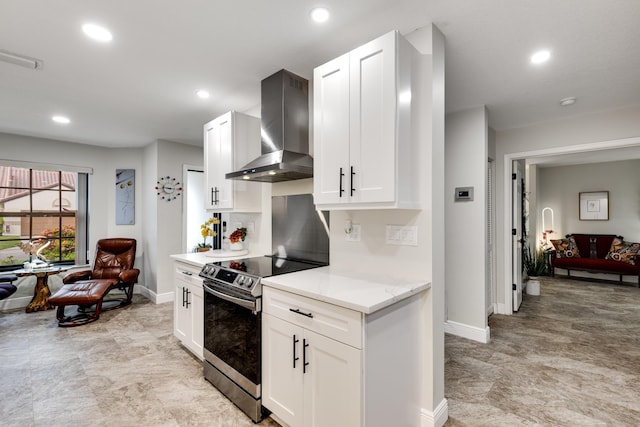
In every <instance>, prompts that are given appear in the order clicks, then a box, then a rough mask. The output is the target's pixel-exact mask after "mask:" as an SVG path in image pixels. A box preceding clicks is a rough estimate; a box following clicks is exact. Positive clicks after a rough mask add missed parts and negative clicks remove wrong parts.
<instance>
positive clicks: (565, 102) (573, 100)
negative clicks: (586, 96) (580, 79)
mask: <svg viewBox="0 0 640 427" xmlns="http://www.w3.org/2000/svg"><path fill="white" fill-rule="evenodd" d="M576 101H577V99H576V97H575V96H569V97H567V98H563V99H561V100H560V105H561V106H563V107H568V106H569V105H573V104H575V103H576Z"/></svg>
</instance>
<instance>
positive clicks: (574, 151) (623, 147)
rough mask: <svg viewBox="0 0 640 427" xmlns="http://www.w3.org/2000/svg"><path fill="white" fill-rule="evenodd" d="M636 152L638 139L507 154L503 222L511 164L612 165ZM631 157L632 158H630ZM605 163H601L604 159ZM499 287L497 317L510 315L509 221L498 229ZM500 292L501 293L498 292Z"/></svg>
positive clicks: (507, 214)
mask: <svg viewBox="0 0 640 427" xmlns="http://www.w3.org/2000/svg"><path fill="white" fill-rule="evenodd" d="M639 149H640V137H635V138H626V139H620V140H613V141H603V142H597V143H589V144H580V145H573V146H566V147H554V148H548V149H542V150H535V151H528V152H519V153H509V154H505V155H504V162H503V177H502V179H503V195H504V205H503V218H505V219H508V218H511V216H512V212H513V209H514V203H516V200H515V197H514V196H513V193H512V168H511V165H512V162H514V161H517V160H523V161H526V160H532V159H539V160H541V159H544V160H547V161H552V162H553V161H557V162H562V161H568V160H569V159H572V160H573V161H578V162H579V161H582V162H584V163H588V159H589V158H593V157H594V156H595V157H597V158H598V159H599V161H607V160H609V161H614V160H615V159H616V158H617V159H628V158H629V156H631V155H635V156H636V158H637V155H638V154H637V153H638V150H639ZM632 153H633V154H632ZM605 158H606V159H607V160H604V159H605ZM502 227H503V228H502V233H503V234H502V236H503V239H502V246H503V248H504V250H503V251H502V255H503V256H502V266H503V270H502V277H503V280H502V284H501V285H499V291H500V292H501V293H502V295H503V299H504V303H503V304H498V305H497V306H498V307H499V308H500V313H501V314H513V312H514V309H513V307H514V298H515V297H514V290H513V277H514V270H515V269H516V267H515V266H514V263H513V261H512V257H513V254H514V252H515V250H516V248H514V244H516V243H514V239H513V235H512V229H513V227H512V224H511V221H509V220H505V221H503V226H502ZM500 288H501V290H500Z"/></svg>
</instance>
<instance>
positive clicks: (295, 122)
mask: <svg viewBox="0 0 640 427" xmlns="http://www.w3.org/2000/svg"><path fill="white" fill-rule="evenodd" d="M261 86H262V87H261V98H262V108H261V116H262V117H261V119H260V123H261V124H260V127H261V129H260V134H261V140H262V146H261V153H262V155H261V156H260V157H258V158H257V159H255V160H253V161H251V162H249V163H247V164H246V165H244V166H243V167H242V168H240V170H238V171H235V172H231V173H228V174H226V175H225V177H226V178H227V179H246V180H251V181H259V182H281V181H291V180H294V179H303V178H311V177H312V176H313V158H312V157H311V156H310V155H309V82H308V81H307V80H306V79H304V78H302V77H300V76H297V75H295V74H293V73H291V72H289V71H287V70H280V71H278V72H277V73H275V74H273V75H271V76H269V77H267V78H266V79H264V80H262V85H261Z"/></svg>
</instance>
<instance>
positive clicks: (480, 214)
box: [445, 106, 489, 342]
mask: <svg viewBox="0 0 640 427" xmlns="http://www.w3.org/2000/svg"><path fill="white" fill-rule="evenodd" d="M488 158H489V153H488V113H487V109H486V108H485V107H484V106H482V107H477V108H473V109H469V110H465V111H461V112H457V113H452V114H447V116H446V143H445V212H446V221H445V234H446V244H445V260H446V263H445V265H446V270H445V271H446V287H445V290H446V306H447V321H446V324H445V331H446V332H447V333H452V334H454V335H458V336H463V337H465V338H469V339H473V340H476V341H480V342H487V341H488V339H489V327H488V322H487V315H486V311H487V302H486V294H487V287H488V286H489V284H488V283H487V281H486V277H487V265H488V256H487V250H486V247H487V161H488ZM457 187H473V193H474V194H473V200H472V201H458V202H456V201H455V200H454V193H455V188H457Z"/></svg>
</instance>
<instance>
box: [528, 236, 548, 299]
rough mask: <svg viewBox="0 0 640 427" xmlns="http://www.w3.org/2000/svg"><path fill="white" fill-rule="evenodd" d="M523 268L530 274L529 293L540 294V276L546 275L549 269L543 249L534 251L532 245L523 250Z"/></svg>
mask: <svg viewBox="0 0 640 427" xmlns="http://www.w3.org/2000/svg"><path fill="white" fill-rule="evenodd" d="M522 268H523V269H524V272H525V273H527V276H529V280H528V281H527V287H526V289H527V294H529V295H540V276H544V275H545V274H546V271H547V263H546V261H545V259H544V252H543V251H542V249H540V250H538V251H536V252H535V253H533V251H532V250H531V247H529V246H527V248H526V249H525V250H523V251H522Z"/></svg>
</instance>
